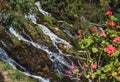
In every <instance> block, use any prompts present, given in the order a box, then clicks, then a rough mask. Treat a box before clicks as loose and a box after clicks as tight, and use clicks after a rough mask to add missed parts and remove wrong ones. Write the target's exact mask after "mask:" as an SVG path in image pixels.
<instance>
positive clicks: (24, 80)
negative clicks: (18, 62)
mask: <svg viewBox="0 0 120 82" xmlns="http://www.w3.org/2000/svg"><path fill="white" fill-rule="evenodd" d="M4 72H6V73H7V74H6V75H3V77H7V78H5V79H4V80H6V79H9V80H11V81H12V82H37V80H36V79H34V78H30V77H28V76H25V75H24V74H22V73H21V72H19V71H18V70H16V69H14V68H13V67H11V66H10V65H9V64H7V63H5V62H2V61H0V73H4Z"/></svg>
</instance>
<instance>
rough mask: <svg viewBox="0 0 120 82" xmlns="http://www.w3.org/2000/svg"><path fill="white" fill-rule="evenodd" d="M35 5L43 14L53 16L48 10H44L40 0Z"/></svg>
mask: <svg viewBox="0 0 120 82" xmlns="http://www.w3.org/2000/svg"><path fill="white" fill-rule="evenodd" d="M35 5H37V7H38V9H39V11H40V12H41V13H42V14H43V15H45V16H51V14H50V13H48V12H46V11H44V10H43V9H42V7H41V4H40V1H38V2H36V3H35Z"/></svg>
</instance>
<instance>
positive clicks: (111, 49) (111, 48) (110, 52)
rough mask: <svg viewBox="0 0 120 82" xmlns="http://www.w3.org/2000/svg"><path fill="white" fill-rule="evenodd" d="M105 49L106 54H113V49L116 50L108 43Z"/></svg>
mask: <svg viewBox="0 0 120 82" xmlns="http://www.w3.org/2000/svg"><path fill="white" fill-rule="evenodd" d="M106 51H107V53H108V54H110V55H111V54H113V53H114V52H115V51H116V48H115V47H113V46H112V45H109V46H108V47H107V48H106Z"/></svg>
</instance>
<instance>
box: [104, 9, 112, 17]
mask: <svg viewBox="0 0 120 82" xmlns="http://www.w3.org/2000/svg"><path fill="white" fill-rule="evenodd" d="M112 13H113V12H112V11H111V10H108V11H106V13H105V15H106V16H110V15H112Z"/></svg>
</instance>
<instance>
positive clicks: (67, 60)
mask: <svg viewBox="0 0 120 82" xmlns="http://www.w3.org/2000/svg"><path fill="white" fill-rule="evenodd" d="M35 5H36V6H37V7H38V9H39V11H40V12H41V13H42V14H43V15H45V16H51V15H50V14H49V13H48V12H46V11H44V10H43V9H42V7H41V4H40V2H36V3H35ZM25 17H26V19H30V20H32V22H33V23H34V24H35V25H37V26H38V27H39V28H40V29H41V30H42V31H43V32H44V34H46V35H47V36H49V37H50V39H51V41H52V44H53V45H54V46H55V47H56V49H57V50H58V52H56V53H55V52H52V51H50V50H49V48H48V47H46V46H44V45H42V44H39V43H36V42H33V40H32V39H31V37H30V36H29V35H28V34H27V33H26V32H25V31H24V29H23V30H22V32H23V33H24V34H25V35H26V36H27V37H28V38H29V40H28V39H26V38H24V37H23V36H22V35H20V34H19V33H17V32H16V31H15V30H14V29H13V27H12V26H11V27H10V28H9V32H10V35H14V36H16V37H17V38H18V40H21V41H24V42H25V43H27V44H31V45H32V46H34V47H35V48H38V49H40V50H43V51H44V52H46V53H47V57H48V58H49V59H50V60H51V61H52V66H51V67H52V69H53V71H55V72H58V73H60V74H62V75H64V76H67V75H66V74H65V71H66V69H69V68H70V67H71V65H73V64H74V62H73V61H72V58H73V59H76V60H77V58H75V57H74V56H72V55H69V54H64V53H63V52H62V51H61V50H60V49H59V47H58V44H59V43H62V44H65V45H67V46H68V47H72V46H71V45H70V44H69V43H68V42H67V41H65V40H63V39H61V38H59V37H58V36H57V35H55V34H54V33H53V32H51V31H50V30H49V29H48V28H47V27H46V26H44V25H42V24H38V23H37V22H36V15H35V14H33V15H29V16H25ZM67 33H68V35H69V36H71V37H72V35H70V33H69V32H67ZM2 43H3V44H4V42H2ZM4 46H6V45H5V44H4ZM0 58H1V60H3V61H5V62H7V63H9V64H11V65H12V66H14V67H16V66H18V67H20V69H22V71H24V72H23V73H24V74H25V75H27V76H31V77H35V78H37V79H39V80H40V82H49V80H46V79H44V78H42V77H40V76H34V75H31V74H29V73H28V72H27V71H26V70H25V68H23V67H22V66H21V65H19V64H18V63H16V62H15V61H14V60H12V59H11V58H10V57H8V56H7V54H6V53H5V51H4V50H3V49H1V48H0ZM83 59H84V58H83ZM72 75H73V76H74V75H75V72H74V71H72V74H71V77H72Z"/></svg>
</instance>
